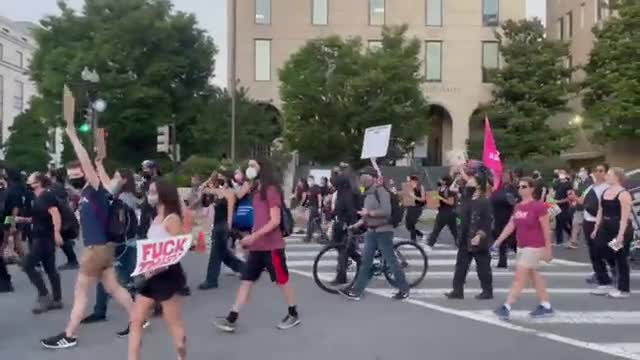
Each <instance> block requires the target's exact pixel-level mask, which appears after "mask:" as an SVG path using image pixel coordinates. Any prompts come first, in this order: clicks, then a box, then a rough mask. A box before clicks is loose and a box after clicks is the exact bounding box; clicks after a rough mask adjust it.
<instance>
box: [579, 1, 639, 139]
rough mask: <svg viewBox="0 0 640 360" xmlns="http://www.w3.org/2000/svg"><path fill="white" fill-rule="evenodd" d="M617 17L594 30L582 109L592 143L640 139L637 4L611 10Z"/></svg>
mask: <svg viewBox="0 0 640 360" xmlns="http://www.w3.org/2000/svg"><path fill="white" fill-rule="evenodd" d="M614 9H615V10H618V14H617V16H612V17H610V18H609V19H607V21H605V22H604V24H603V26H602V28H600V27H598V26H596V27H594V28H593V33H594V35H595V37H596V42H595V44H594V48H593V49H592V51H591V56H590V59H589V63H588V64H587V65H586V66H585V69H584V70H585V72H586V80H585V81H584V83H583V87H584V89H585V92H584V97H583V106H584V108H585V110H586V119H587V120H588V123H589V124H590V125H592V126H593V127H594V133H593V137H594V140H596V141H598V142H601V143H604V142H606V141H608V140H617V139H640V90H639V89H640V32H639V31H638V29H640V1H630V0H627V1H624V2H619V3H618V4H617V5H615V6H614Z"/></svg>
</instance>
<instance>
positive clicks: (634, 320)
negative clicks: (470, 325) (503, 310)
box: [467, 309, 640, 352]
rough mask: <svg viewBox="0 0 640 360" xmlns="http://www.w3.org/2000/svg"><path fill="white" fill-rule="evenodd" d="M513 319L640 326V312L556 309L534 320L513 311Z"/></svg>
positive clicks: (547, 322)
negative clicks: (549, 315)
mask: <svg viewBox="0 0 640 360" xmlns="http://www.w3.org/2000/svg"><path fill="white" fill-rule="evenodd" d="M467 312H469V313H472V314H478V315H483V316H491V315H493V312H492V311H490V310H480V311H475V310H474V311H467ZM511 318H512V319H513V320H517V321H523V322H530V323H533V324H592V325H640V311H561V310H557V309H556V314H555V315H554V316H552V317H548V318H542V319H532V318H531V317H530V316H529V312H528V311H512V312H511ZM634 352H635V351H634Z"/></svg>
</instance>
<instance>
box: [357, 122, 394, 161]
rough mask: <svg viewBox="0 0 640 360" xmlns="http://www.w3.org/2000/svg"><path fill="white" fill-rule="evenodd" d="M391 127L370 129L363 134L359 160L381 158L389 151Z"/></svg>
mask: <svg viewBox="0 0 640 360" xmlns="http://www.w3.org/2000/svg"><path fill="white" fill-rule="evenodd" d="M390 139H391V125H382V126H375V127H370V128H368V129H366V130H365V132H364V142H363V144H362V156H361V157H360V158H361V159H373V158H382V157H385V156H387V151H389V140H390Z"/></svg>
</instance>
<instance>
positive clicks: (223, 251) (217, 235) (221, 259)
mask: <svg viewBox="0 0 640 360" xmlns="http://www.w3.org/2000/svg"><path fill="white" fill-rule="evenodd" d="M232 177H233V174H229V173H226V172H220V173H218V174H217V176H215V177H213V178H212V179H211V180H210V181H209V183H208V184H207V187H205V188H204V190H203V192H204V195H203V198H202V205H203V206H204V207H208V206H209V205H211V204H214V212H213V231H212V233H211V240H212V246H211V251H210V253H209V264H208V265H207V277H206V279H205V281H204V282H203V283H202V284H200V285H199V286H198V289H200V290H209V289H217V288H218V278H219V277H220V267H221V265H222V264H223V263H224V264H225V265H226V266H227V267H229V268H230V269H231V270H233V271H234V272H236V273H241V272H242V270H243V268H244V262H243V261H242V260H240V259H238V258H237V257H236V256H235V255H234V254H233V253H232V252H231V250H230V249H229V246H228V240H229V235H230V231H231V230H232V228H233V214H234V211H235V204H236V195H235V193H234V190H233V185H232V183H231V178H232Z"/></svg>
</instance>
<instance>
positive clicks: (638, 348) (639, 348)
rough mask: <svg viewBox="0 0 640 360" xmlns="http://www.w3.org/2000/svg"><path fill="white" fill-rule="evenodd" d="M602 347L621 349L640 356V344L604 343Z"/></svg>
mask: <svg viewBox="0 0 640 360" xmlns="http://www.w3.org/2000/svg"><path fill="white" fill-rule="evenodd" d="M601 345H603V346H608V347H611V348H615V349H621V350H623V351H626V352H630V353H635V354H640V343H602V344H601Z"/></svg>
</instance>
